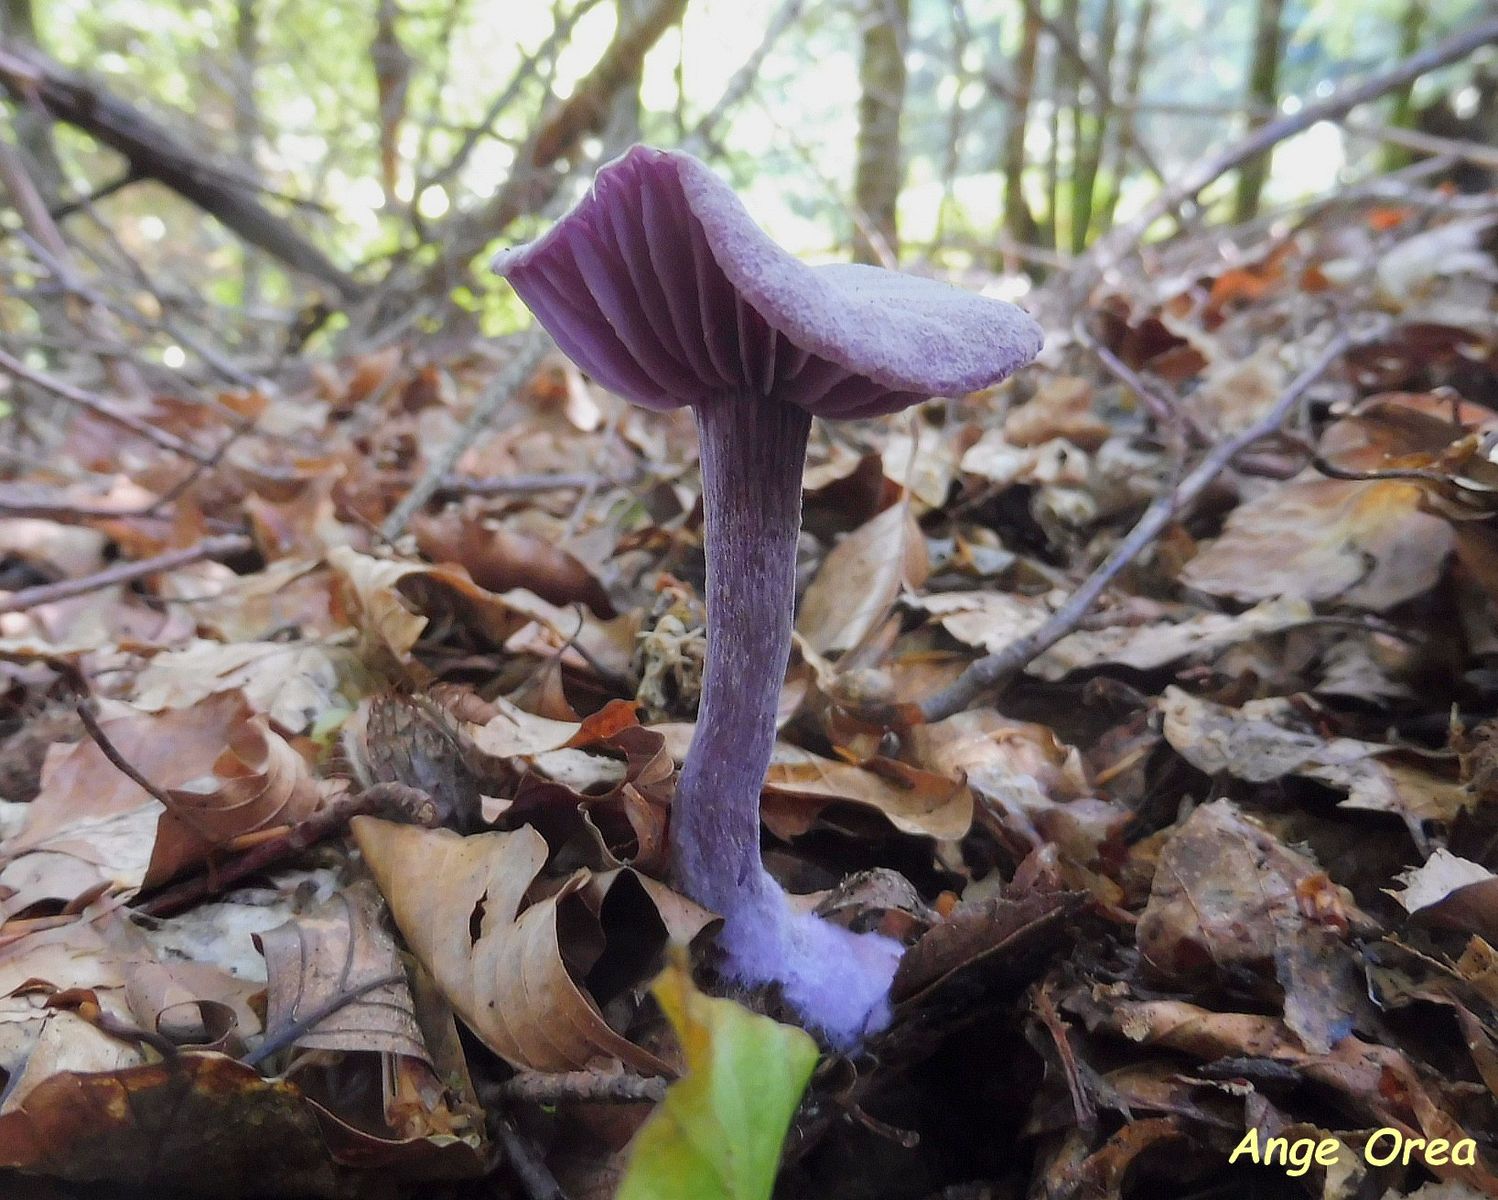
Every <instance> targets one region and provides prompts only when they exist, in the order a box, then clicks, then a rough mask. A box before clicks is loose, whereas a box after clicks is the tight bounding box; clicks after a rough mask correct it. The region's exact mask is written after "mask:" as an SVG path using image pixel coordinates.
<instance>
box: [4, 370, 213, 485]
mask: <svg viewBox="0 0 1498 1200" xmlns="http://www.w3.org/2000/svg"><path fill="white" fill-rule="evenodd" d="M0 371H5V372H6V373H8V374H10V375H13V376H15V377H16V378H17V379H20V380H23V381H24V382H26V383H29V384H31V385H32V386H33V387H39V388H41V389H42V390H43V391H45V392H51V393H52V395H54V396H56V397H57V398H58V399H60V400H66V401H67V402H68V403H69V404H76V405H78V407H79V408H82V409H85V410H86V411H88V412H91V413H93V414H94V416H96V417H98V418H100V419H101V420H104V421H109V422H111V423H113V424H115V425H118V426H120V427H121V428H122V429H128V430H129V431H130V432H131V433H134V434H137V435H138V436H140V437H143V438H145V439H146V440H147V441H150V442H154V443H155V444H156V445H158V446H160V447H161V448H162V449H163V450H170V451H171V452H172V453H173V454H180V455H181V456H182V457H183V458H190V459H192V461H193V462H195V463H201V464H203V465H204V466H209V465H211V464H212V462H213V455H212V454H210V453H208V452H206V451H203V450H199V449H198V448H197V447H196V446H194V445H191V444H190V443H188V442H184V441H183V440H182V439H181V438H179V437H177V436H176V435H175V434H172V433H168V432H167V431H166V430H164V429H157V428H156V427H155V426H154V425H150V424H148V423H147V422H145V421H143V420H141V418H139V417H136V416H132V415H131V414H129V413H125V412H121V411H120V410H119V409H117V408H115V407H114V406H113V405H112V404H110V403H109V401H107V400H105V399H104V397H102V396H96V395H94V394H93V393H92V392H86V391H84V390H83V389H82V388H80V387H74V386H73V385H72V384H71V383H66V382H64V381H63V380H61V379H54V378H53V377H52V376H51V375H46V374H43V373H42V372H41V371H34V370H32V369H31V368H30V367H28V366H27V365H26V364H25V363H23V362H22V361H21V360H20V359H19V358H16V357H15V356H14V355H11V354H8V353H6V352H5V351H4V350H0Z"/></svg>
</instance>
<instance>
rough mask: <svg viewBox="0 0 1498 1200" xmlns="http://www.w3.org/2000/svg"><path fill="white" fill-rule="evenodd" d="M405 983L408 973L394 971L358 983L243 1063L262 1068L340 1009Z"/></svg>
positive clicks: (265, 1043)
mask: <svg viewBox="0 0 1498 1200" xmlns="http://www.w3.org/2000/svg"><path fill="white" fill-rule="evenodd" d="M405 982H406V973H405V972H404V971H390V972H388V973H387V974H384V975H376V976H374V977H373V978H372V979H366V980H364V981H363V982H362V983H357V984H355V985H354V986H353V987H351V988H349V989H348V991H346V992H340V993H339V994H338V995H336V996H334V997H332V998H331V999H329V1000H327V1001H326V1002H325V1003H323V1004H320V1005H318V1006H317V1007H316V1008H314V1009H313V1010H312V1011H311V1012H309V1013H308V1014H307V1015H306V1016H304V1017H298V1018H297V1019H296V1020H295V1021H292V1022H291V1023H290V1024H289V1025H285V1026H283V1027H282V1028H280V1029H278V1030H277V1031H276V1033H275V1035H274V1036H271V1037H267V1038H266V1039H265V1041H263V1042H261V1043H260V1045H259V1046H257V1047H256V1048H255V1049H254V1050H252V1051H251V1052H250V1053H249V1054H246V1055H245V1056H244V1057H243V1058H242V1059H240V1060H239V1061H240V1062H242V1063H244V1065H245V1066H247V1067H258V1066H259V1065H260V1064H261V1063H263V1062H264V1061H265V1060H266V1059H268V1058H271V1057H273V1056H275V1055H277V1054H279V1053H281V1051H282V1050H285V1049H287V1048H288V1047H290V1046H292V1045H294V1044H295V1043H296V1040H297V1039H298V1038H300V1037H303V1036H304V1035H306V1034H308V1033H310V1032H311V1031H312V1030H313V1029H315V1028H316V1027H317V1026H319V1025H321V1024H322V1023H323V1022H324V1021H326V1020H327V1019H328V1018H329V1017H331V1016H332V1015H333V1014H334V1013H336V1012H338V1011H339V1010H340V1009H344V1008H347V1007H348V1006H349V1005H350V1004H352V1003H353V1002H354V1001H355V1000H358V999H361V998H362V997H364V996H367V995H368V994H369V993H370V992H374V991H378V990H379V989H380V988H382V987H389V986H390V985H391V984H393V983H405Z"/></svg>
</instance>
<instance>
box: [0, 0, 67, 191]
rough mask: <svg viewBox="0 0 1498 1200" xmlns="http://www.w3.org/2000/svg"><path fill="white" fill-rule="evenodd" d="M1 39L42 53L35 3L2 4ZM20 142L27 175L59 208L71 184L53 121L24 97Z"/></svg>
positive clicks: (10, 0) (19, 107) (19, 104)
mask: <svg viewBox="0 0 1498 1200" xmlns="http://www.w3.org/2000/svg"><path fill="white" fill-rule="evenodd" d="M0 37H4V38H5V39H6V40H7V41H9V42H11V43H12V44H13V45H15V46H17V47H20V48H21V49H23V50H26V49H30V50H40V49H41V41H40V40H39V39H38V38H37V35H36V13H35V10H34V9H33V8H32V4H31V0H3V2H0ZM15 130H16V142H17V144H18V145H19V146H20V148H21V154H22V156H23V158H24V160H25V163H26V170H27V173H28V174H29V175H30V176H31V181H32V183H34V184H35V185H36V189H37V191H38V192H40V193H41V196H42V199H43V200H45V201H46V203H47V206H48V207H49V208H56V206H57V204H58V201H59V200H60V199H61V197H62V193H63V188H64V186H65V184H66V182H67V180H66V176H64V174H63V170H62V162H61V160H59V159H58V157H57V148H56V146H54V145H53V144H52V119H51V117H49V116H48V115H47V114H46V112H45V111H43V110H42V109H41V108H40V107H39V106H37V105H34V104H32V103H30V102H28V101H27V100H26V99H25V98H24V97H23V98H19V99H17V100H16V119H15Z"/></svg>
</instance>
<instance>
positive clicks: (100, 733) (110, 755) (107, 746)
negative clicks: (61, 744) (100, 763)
mask: <svg viewBox="0 0 1498 1200" xmlns="http://www.w3.org/2000/svg"><path fill="white" fill-rule="evenodd" d="M77 711H78V719H79V720H80V721H82V722H83V727H84V729H86V730H88V736H89V737H91V738H93V740H94V745H96V746H98V747H99V752H100V753H101V754H103V755H104V757H105V758H107V759H108V760H109V762H110V765H111V766H113V767H114V769H115V770H116V771H118V772H119V773H120V774H121V775H123V776H125V778H126V779H128V780H130V782H131V783H133V784H135V786H136V787H138V788H140V789H141V790H142V791H143V792H145V793H146V794H147V795H148V796H151V797H152V798H154V799H156V800H159V801H160V802H161V803H162V804H164V805H165V806H166V807H167V808H168V809H173V810H175V809H176V808H177V802H176V801H175V800H173V799H172V797H171V795H170V794H169V793H168V792H167V790H166V789H165V788H162V787H158V786H157V785H156V784H154V783H152V782H151V781H150V780H149V779H147V778H146V777H145V776H144V775H142V774H141V773H140V772H139V771H137V770H136V769H135V765H134V764H133V763H131V761H130V760H129V759H128V758H126V757H125V756H124V755H123V754H121V753H120V749H119V747H118V746H116V745H115V744H114V742H112V741H111V740H110V738H109V735H108V734H107V733H105V732H104V729H103V727H102V726H101V725H100V724H99V718H98V717H97V716H96V715H95V714H94V702H93V699H92V698H85V699H83V700H80V701H79V702H78V705H77Z"/></svg>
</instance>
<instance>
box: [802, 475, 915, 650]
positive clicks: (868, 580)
mask: <svg viewBox="0 0 1498 1200" xmlns="http://www.w3.org/2000/svg"><path fill="white" fill-rule="evenodd" d="M928 570H929V563H928V560H927V557H926V540H925V538H924V537H922V536H921V531H920V529H919V527H918V526H917V525H916V523H915V519H914V518H913V517H912V516H911V515H910V509H909V507H908V506H906V505H904V504H896V505H894V506H893V507H891V508H887V509H885V510H884V511H883V512H882V513H880V514H879V515H878V516H877V517H875V518H874V519H873V520H872V521H870V522H868V523H867V524H865V525H861V526H860V527H859V528H857V529H855V530H854V531H853V532H852V533H850V534H849V535H848V536H847V537H845V538H844V539H843V540H842V541H841V542H839V543H838V544H837V546H836V547H834V548H833V550H832V552H831V553H830V554H828V555H827V557H826V558H825V559H824V560H823V562H822V566H821V569H820V570H819V571H818V572H817V575H816V578H815V579H813V580H812V581H811V586H810V587H808V588H807V589H806V595H805V596H804V597H803V598H802V601H801V611H800V613H799V614H798V615H797V617H796V631H797V632H798V633H799V634H800V635H801V636H802V637H803V638H805V639H806V641H807V642H808V643H809V644H810V645H811V646H812V648H813V649H815V650H816V651H817V652H818V653H820V654H832V653H836V652H839V651H846V650H851V649H853V648H854V647H855V646H857V645H858V644H859V643H860V642H862V641H863V640H864V638H866V637H867V636H868V635H869V633H870V632H871V631H872V630H873V629H874V628H876V627H877V626H878V625H879V624H880V623H881V622H882V621H883V620H884V618H885V617H886V616H887V615H888V614H889V611H890V609H891V608H893V607H894V603H895V601H896V600H897V599H898V598H899V595H900V591H901V589H902V588H905V587H911V588H919V587H920V586H921V585H922V584H923V583H925V581H926V573H927V571H928Z"/></svg>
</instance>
